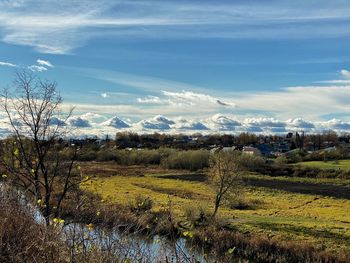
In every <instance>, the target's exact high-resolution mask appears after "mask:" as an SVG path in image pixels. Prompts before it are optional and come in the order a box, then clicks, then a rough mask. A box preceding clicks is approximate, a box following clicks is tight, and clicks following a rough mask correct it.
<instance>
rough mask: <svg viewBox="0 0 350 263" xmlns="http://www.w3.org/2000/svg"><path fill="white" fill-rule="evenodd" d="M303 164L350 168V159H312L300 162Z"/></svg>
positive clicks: (327, 167)
mask: <svg viewBox="0 0 350 263" xmlns="http://www.w3.org/2000/svg"><path fill="white" fill-rule="evenodd" d="M298 164H299V165H302V166H310V167H315V168H321V169H344V170H350V160H339V161H310V162H301V163H298Z"/></svg>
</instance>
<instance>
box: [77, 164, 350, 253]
mask: <svg viewBox="0 0 350 263" xmlns="http://www.w3.org/2000/svg"><path fill="white" fill-rule="evenodd" d="M339 163H341V164H343V163H349V162H348V161H346V162H342V161H340V162H339ZM306 165H309V164H306ZM81 167H82V170H83V172H84V175H85V176H88V177H89V179H88V180H86V181H85V182H84V183H83V184H82V185H81V188H83V189H85V190H88V191H90V192H93V193H96V194H98V195H99V196H100V197H101V198H102V201H103V202H107V203H114V204H119V205H122V206H129V205H130V204H131V203H132V202H135V200H136V199H137V198H139V199H140V196H142V197H143V198H149V199H151V200H152V201H153V206H152V210H154V211H161V210H164V209H166V208H167V207H169V204H170V206H171V208H172V211H173V213H174V217H175V220H176V221H177V222H178V224H179V225H180V226H181V227H182V231H183V232H184V231H186V233H187V231H191V230H192V229H194V226H193V224H192V222H191V220H190V218H189V216H188V214H190V211H196V210H198V209H203V210H205V211H207V212H208V211H209V212H211V211H212V210H213V207H214V192H213V190H212V188H211V186H210V184H209V183H208V178H207V176H206V171H203V172H200V173H194V172H189V171H179V170H167V169H162V168H158V167H157V166H148V167H146V166H128V167H124V166H119V165H117V164H115V163H97V162H91V163H82V164H81ZM349 184H350V180H344V179H329V178H325V179H320V178H298V177H271V176H267V175H261V174H253V173H247V174H246V175H244V176H243V178H242V189H241V194H240V196H239V198H238V199H237V198H236V199H235V200H234V201H231V202H225V204H224V206H223V207H222V208H221V209H220V211H219V214H218V217H219V219H220V221H222V222H224V225H225V228H227V229H231V230H238V232H241V233H244V234H253V235H257V236H263V237H267V238H269V239H272V240H276V241H278V242H279V241H297V242H298V243H299V242H306V243H309V244H312V245H313V246H315V247H317V248H320V249H322V250H326V251H329V252H332V253H335V254H341V253H342V252H343V251H348V250H350V213H349V211H350V191H349V190H350V189H349V187H348V186H349Z"/></svg>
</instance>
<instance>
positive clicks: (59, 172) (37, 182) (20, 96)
mask: <svg viewBox="0 0 350 263" xmlns="http://www.w3.org/2000/svg"><path fill="white" fill-rule="evenodd" d="M56 86H57V84H56V82H50V81H42V80H40V79H39V78H38V77H37V76H35V75H33V73H30V72H28V71H20V72H17V73H16V77H15V81H14V84H13V86H12V87H11V88H6V89H4V91H3V93H2V94H1V98H0V107H1V108H2V109H3V110H4V112H5V113H6V115H7V119H8V124H9V127H10V129H11V132H12V136H11V137H9V138H8V139H6V140H4V141H3V144H2V147H1V156H0V164H1V165H2V166H3V167H4V169H6V171H7V173H8V175H9V178H10V179H11V180H10V181H11V182H12V183H13V184H14V185H16V186H19V187H20V188H22V189H24V190H25V191H27V192H29V193H31V194H32V195H33V196H34V197H35V199H36V201H37V203H38V204H39V205H40V206H41V209H42V212H43V215H44V217H45V220H46V223H47V224H50V217H51V216H52V215H54V214H55V215H56V216H57V214H58V213H59V211H60V208H61V204H62V200H63V199H64V198H65V196H66V194H67V191H68V190H69V189H70V188H71V187H72V186H74V183H73V180H72V179H73V177H74V176H73V175H74V174H76V172H75V168H74V162H75V159H76V155H77V149H76V148H73V147H66V146H65V145H64V144H63V143H62V141H60V138H62V137H64V136H65V135H66V133H67V127H66V126H65V121H66V120H67V119H68V118H69V117H70V115H71V113H72V110H73V109H70V110H69V111H68V113H66V114H64V113H63V111H62V110H61V104H62V97H61V96H60V95H59V94H58V93H57V91H56Z"/></svg>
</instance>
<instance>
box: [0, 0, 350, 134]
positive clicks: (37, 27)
mask: <svg viewBox="0 0 350 263" xmlns="http://www.w3.org/2000/svg"><path fill="white" fill-rule="evenodd" d="M349 38H350V3H348V2H346V1H341V0H339V1H338V0H335V1H322V0H321V1H317V8H315V3H314V2H313V3H311V2H307V1H302V0H297V1H293V2H291V1H277V2H276V1H264V3H262V2H261V1H243V0H242V1H240V0H238V1H226V0H224V1H220V3H218V2H215V3H214V2H213V1H209V0H208V1H207V0H203V1H201V2H200V3H198V1H195V0H188V1H182V0H180V1H167V0H164V1H153V0H150V1H145V0H135V1H119V0H118V1H111V0H101V1H88V0H83V1H68V0H62V1H58V2H55V3H54V2H52V1H46V0H36V1H34V0H13V1H8V0H0V79H1V80H2V83H1V86H5V85H9V84H8V83H11V81H12V79H13V72H14V70H21V69H26V70H30V71H32V72H34V73H35V74H38V75H39V76H40V77H42V78H45V79H52V80H55V81H57V82H58V84H59V86H58V87H59V91H60V93H61V94H62V96H63V98H64V99H65V103H64V104H63V108H67V109H68V108H70V105H76V112H75V114H76V115H75V116H73V117H72V118H70V119H69V120H68V121H67V123H64V125H66V126H67V127H72V128H73V130H74V131H77V132H76V134H81V135H83V136H87V135H89V136H92V135H99V136H102V135H104V134H107V133H108V134H113V133H115V132H116V131H136V132H141V133H144V132H155V131H157V132H166V133H179V132H182V133H194V132H201V133H212V132H220V133H239V132H243V131H248V132H255V133H264V134H276V133H277V134H279V133H285V132H288V131H296V130H304V131H307V132H322V131H324V130H329V129H332V130H335V131H337V132H350V108H349V106H350V105H349V101H350V54H349V50H348V43H349V40H350V39H349ZM60 121H61V120H58V119H56V120H52V123H60ZM6 133H8V126H7V125H6V121H5V120H4V118H3V117H2V114H1V112H0V134H6Z"/></svg>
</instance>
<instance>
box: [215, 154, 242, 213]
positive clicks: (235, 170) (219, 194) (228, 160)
mask: <svg viewBox="0 0 350 263" xmlns="http://www.w3.org/2000/svg"><path fill="white" fill-rule="evenodd" d="M241 172H242V169H241V165H240V153H239V152H235V151H228V152H225V151H220V152H217V153H215V154H214V155H212V156H211V160H210V172H209V175H210V179H211V182H212V185H213V187H214V190H215V202H214V212H213V215H212V216H213V217H215V216H216V214H217V212H218V210H219V207H220V206H221V204H222V201H223V200H224V198H225V197H227V196H228V195H230V194H234V193H239V192H240V191H239V185H240V177H241Z"/></svg>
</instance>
